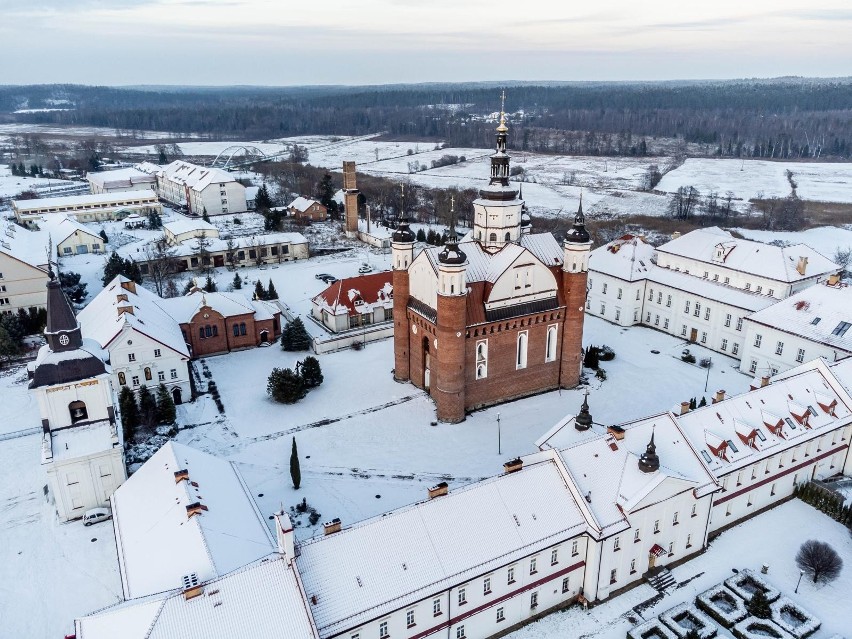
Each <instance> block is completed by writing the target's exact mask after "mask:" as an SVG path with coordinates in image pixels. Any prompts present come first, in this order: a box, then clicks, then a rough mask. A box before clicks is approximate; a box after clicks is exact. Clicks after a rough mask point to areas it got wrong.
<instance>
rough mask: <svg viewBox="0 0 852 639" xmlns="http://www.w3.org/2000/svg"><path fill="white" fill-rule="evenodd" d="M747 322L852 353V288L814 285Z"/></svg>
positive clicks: (755, 315)
mask: <svg viewBox="0 0 852 639" xmlns="http://www.w3.org/2000/svg"><path fill="white" fill-rule="evenodd" d="M746 319H747V320H748V321H752V322H755V323H757V324H761V325H763V326H770V327H772V328H775V329H777V330H779V331H784V332H785V333H791V334H793V335H798V336H800V337H804V338H805V339H808V340H811V341H813V342H816V343H818V344H825V345H827V346H830V347H832V348H836V349H838V350H841V351H844V352H845V353H852V330H849V329H850V328H852V288H849V286H848V285H846V284H837V285H834V286H829V285H828V284H827V283H824V284H817V285H815V286H811V287H809V288H806V289H805V290H803V291H800V292H799V293H796V294H795V295H792V296H790V297H788V298H787V299H785V300H783V301H781V302H778V303H777V304H774V305H772V307H771V308H768V309H765V310H762V311H758V312H757V313H753V314H752V315H749V316H748V317H747V318H746Z"/></svg>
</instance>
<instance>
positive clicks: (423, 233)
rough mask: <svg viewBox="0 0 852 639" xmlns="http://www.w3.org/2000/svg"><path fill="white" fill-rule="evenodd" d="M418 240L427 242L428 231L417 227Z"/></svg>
mask: <svg viewBox="0 0 852 639" xmlns="http://www.w3.org/2000/svg"><path fill="white" fill-rule="evenodd" d="M417 241H418V242H425V241H426V231H424V230H423V229H422V228H420V229H417Z"/></svg>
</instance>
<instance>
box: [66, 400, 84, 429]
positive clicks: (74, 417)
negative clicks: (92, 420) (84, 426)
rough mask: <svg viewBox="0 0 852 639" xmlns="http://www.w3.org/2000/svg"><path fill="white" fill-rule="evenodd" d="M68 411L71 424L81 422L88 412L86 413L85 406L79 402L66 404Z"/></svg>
mask: <svg viewBox="0 0 852 639" xmlns="http://www.w3.org/2000/svg"><path fill="white" fill-rule="evenodd" d="M68 411H69V412H70V413H71V423H72V424H76V423H77V422H80V421H83V420H84V419H86V418H87V417H88V416H89V413H88V411H86V404H85V403H84V402H81V401H79V400H78V401H76V402H71V403H70V404H68Z"/></svg>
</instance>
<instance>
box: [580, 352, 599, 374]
mask: <svg viewBox="0 0 852 639" xmlns="http://www.w3.org/2000/svg"><path fill="white" fill-rule="evenodd" d="M599 362H600V352H599V351H598V348H597V346H589V347H588V348H587V349H586V355H585V356H584V357H583V366H585V367H586V368H591V369H592V370H597V369H598V366H599V365H600V364H599Z"/></svg>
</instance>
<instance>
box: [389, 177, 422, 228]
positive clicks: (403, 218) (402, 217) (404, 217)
mask: <svg viewBox="0 0 852 639" xmlns="http://www.w3.org/2000/svg"><path fill="white" fill-rule="evenodd" d="M400 189H401V191H402V203H401V204H400V208H401V211H400V214H399V222H398V223H397V225H396V230H395V231H394V232H393V235H392V236H391V239H392V240H393V241H394V242H413V241H414V240H415V239H417V237H416V236H415V235H414V232H413V231H412V230H411V227H409V226H408V222H409V220H408V213H407V212H406V210H405V184H400Z"/></svg>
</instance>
